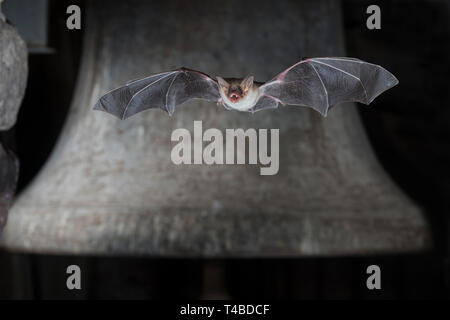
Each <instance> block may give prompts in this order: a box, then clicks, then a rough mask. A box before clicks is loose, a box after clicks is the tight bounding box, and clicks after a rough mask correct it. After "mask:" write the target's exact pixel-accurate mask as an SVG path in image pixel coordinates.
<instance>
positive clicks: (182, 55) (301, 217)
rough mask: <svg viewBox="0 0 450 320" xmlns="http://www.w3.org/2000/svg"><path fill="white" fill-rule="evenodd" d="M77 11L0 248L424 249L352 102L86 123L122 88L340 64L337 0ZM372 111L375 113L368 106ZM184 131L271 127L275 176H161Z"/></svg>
mask: <svg viewBox="0 0 450 320" xmlns="http://www.w3.org/2000/svg"><path fill="white" fill-rule="evenodd" d="M86 15H87V17H86V21H85V24H84V25H83V28H84V33H85V40H84V52H83V58H82V59H83V60H82V66H81V71H80V74H79V79H78V87H77V90H76V93H75V98H74V100H73V104H72V107H71V110H70V114H69V116H68V119H67V122H66V124H65V127H64V129H63V131H62V133H61V136H60V138H59V142H58V143H57V146H56V147H55V149H54V151H53V154H52V155H51V157H50V159H49V160H48V162H47V163H46V165H45V167H44V168H43V169H42V170H41V172H40V173H39V175H38V176H37V178H35V180H34V181H33V182H32V183H31V184H30V185H29V186H28V188H27V189H26V190H25V191H24V192H23V193H22V194H20V196H19V197H18V199H17V201H16V202H15V204H14V206H13V207H12V209H11V212H10V217H9V221H8V224H7V226H6V228H5V229H4V232H3V234H2V237H1V243H2V245H3V246H5V247H7V248H9V249H14V250H16V249H17V250H27V251H32V252H50V253H80V254H111V255H115V254H130V255H140V254H145V255H158V256H206V257H228V256H301V255H302V256H307V255H338V254H361V253H379V252H400V251H411V250H420V249H423V248H425V247H427V246H428V245H429V233H428V230H427V225H426V223H425V221H424V218H423V216H422V213H421V211H420V210H419V209H418V208H417V207H416V206H415V205H414V204H413V203H412V202H411V201H410V200H409V199H408V198H407V197H406V196H405V195H404V194H403V193H402V192H401V191H400V190H399V188H398V187H397V186H396V185H395V184H394V183H393V182H392V181H391V180H390V178H389V177H388V176H387V174H386V173H385V172H384V171H383V169H382V168H381V166H380V164H379V163H378V162H377V159H376V158H375V156H374V153H373V151H372V149H371V147H370V145H369V143H368V140H367V137H366V135H365V133H364V130H363V128H362V126H361V122H360V119H359V116H358V113H357V111H356V109H355V106H354V105H352V104H348V105H342V106H339V107H336V108H334V109H332V110H331V111H330V113H329V115H328V117H327V118H322V117H321V116H320V115H319V114H318V113H315V112H314V111H311V110H309V109H306V108H301V107H282V108H278V109H276V110H268V111H261V112H258V113H255V114H253V115H252V114H246V113H238V112H230V111H227V110H225V109H223V108H217V107H216V106H215V105H214V104H211V103H206V102H199V101H190V102H188V103H186V104H185V106H184V107H183V108H181V110H178V111H176V112H175V114H174V115H173V116H172V117H169V116H167V114H166V113H164V112H163V111H160V110H150V111H146V112H143V113H140V114H138V115H136V116H134V117H132V118H130V119H128V120H126V121H120V120H117V119H116V118H113V117H112V116H110V115H107V114H105V113H102V112H94V111H92V107H93V105H94V104H95V102H96V100H97V99H98V98H99V97H100V96H101V95H102V94H104V93H105V92H107V91H109V90H111V89H113V88H115V87H117V86H119V85H122V84H124V83H125V82H126V81H128V80H130V79H135V78H139V77H143V76H146V75H149V74H153V73H157V72H161V71H165V70H170V69H175V68H178V67H180V66H186V67H190V68H195V69H198V70H202V71H205V72H207V73H209V74H210V75H221V76H224V77H227V76H242V77H243V76H246V75H248V74H253V75H254V76H255V79H256V80H258V81H266V80H268V79H270V78H272V77H273V76H275V75H276V74H277V73H279V72H280V71H281V70H283V69H284V68H286V67H287V66H289V65H291V64H293V63H295V62H296V61H298V60H299V59H300V58H301V57H303V56H311V57H313V56H339V55H344V54H345V51H344V46H343V33H342V30H341V24H342V22H341V16H340V6H339V3H338V2H337V1H305V2H303V1H302V2H300V1H277V2H272V3H270V4H267V3H265V2H251V1H239V2H233V1H226V2H222V3H221V4H220V5H217V4H216V3H215V2H205V1H198V2H197V1H165V2H163V3H159V4H158V5H154V4H153V3H152V2H148V1H109V2H108V3H106V2H98V1H96V2H94V1H92V2H89V6H88V8H87V12H86ZM360 58H364V57H360ZM387 67H389V66H387ZM399 80H400V82H401V79H399ZM394 90H395V89H394ZM371 107H372V108H374V109H373V112H377V111H376V101H375V103H374V104H373V105H372V106H371ZM195 120H202V121H203V123H202V125H203V128H204V130H206V129H207V128H218V129H219V130H222V131H223V132H225V129H227V128H243V129H247V128H256V129H258V128H264V129H271V128H279V129H280V131H279V133H280V135H279V141H280V144H279V147H280V168H279V172H278V174H276V175H273V176H261V175H260V174H259V167H258V166H254V165H206V164H202V165H179V166H177V165H175V164H173V163H172V161H171V157H170V155H171V150H172V148H173V146H174V145H175V143H174V142H172V141H171V133H172V132H173V130H175V129H177V128H186V129H188V130H190V131H192V130H193V123H194V121H195Z"/></svg>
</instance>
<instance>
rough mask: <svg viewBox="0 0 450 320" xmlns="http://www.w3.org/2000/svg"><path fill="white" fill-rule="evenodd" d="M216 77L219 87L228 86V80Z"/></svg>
mask: <svg viewBox="0 0 450 320" xmlns="http://www.w3.org/2000/svg"><path fill="white" fill-rule="evenodd" d="M216 78H217V81H218V82H219V85H220V87H222V88H228V86H229V84H228V82H226V81H225V79H224V78H221V77H216Z"/></svg>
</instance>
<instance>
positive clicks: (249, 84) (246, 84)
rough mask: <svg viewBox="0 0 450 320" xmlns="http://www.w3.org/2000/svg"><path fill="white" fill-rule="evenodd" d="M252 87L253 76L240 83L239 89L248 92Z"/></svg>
mask: <svg viewBox="0 0 450 320" xmlns="http://www.w3.org/2000/svg"><path fill="white" fill-rule="evenodd" d="M252 86H253V76H248V77H246V78H245V79H244V80H242V82H241V88H243V89H244V90H249V89H250V88H251V87H252Z"/></svg>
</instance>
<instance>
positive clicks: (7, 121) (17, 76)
mask: <svg viewBox="0 0 450 320" xmlns="http://www.w3.org/2000/svg"><path fill="white" fill-rule="evenodd" d="M0 6H1V3H0ZM27 74H28V57H27V48H26V44H25V42H24V41H23V40H22V38H21V37H20V36H19V34H18V33H17V30H16V29H15V28H14V27H12V26H11V25H9V24H8V23H6V20H5V18H4V16H3V15H2V13H1V8H0V130H8V129H10V128H11V127H12V126H13V125H14V123H15V122H16V117H17V112H18V111H19V107H20V103H21V102H22V98H23V95H24V92H25V87H26V83H27Z"/></svg>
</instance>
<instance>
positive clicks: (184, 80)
mask: <svg viewBox="0 0 450 320" xmlns="http://www.w3.org/2000/svg"><path fill="white" fill-rule="evenodd" d="M189 99H203V100H208V101H214V102H217V101H218V100H219V99H220V93H219V88H218V85H217V82H216V81H215V80H213V79H212V78H211V77H209V76H208V75H206V74H204V73H202V72H200V71H195V70H191V69H186V68H180V69H178V70H174V71H169V72H163V73H159V74H155V75H152V76H149V77H146V78H143V79H139V80H133V81H130V82H128V83H127V84H126V85H124V86H122V87H120V88H117V89H114V90H112V91H110V92H108V93H106V94H105V95H103V96H102V97H101V98H100V99H99V100H98V102H97V103H96V104H95V106H94V109H95V110H102V111H106V112H108V113H111V114H113V115H114V116H116V117H118V118H119V119H126V118H128V117H130V116H132V115H134V114H136V113H138V112H140V111H143V110H146V109H150V108H160V109H162V110H164V111H166V112H167V113H168V114H169V115H172V113H173V112H174V111H175V108H176V107H177V106H179V105H181V104H182V103H184V102H185V101H187V100H189Z"/></svg>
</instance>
